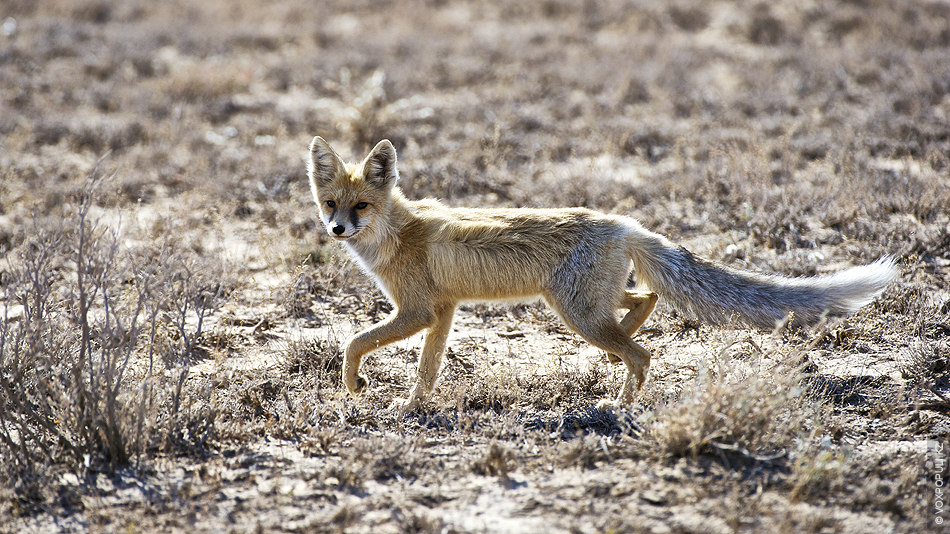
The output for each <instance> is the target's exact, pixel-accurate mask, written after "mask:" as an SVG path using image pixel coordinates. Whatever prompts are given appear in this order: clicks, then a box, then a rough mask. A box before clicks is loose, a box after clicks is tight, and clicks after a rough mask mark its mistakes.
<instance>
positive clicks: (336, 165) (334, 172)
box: [307, 135, 346, 195]
mask: <svg viewBox="0 0 950 534" xmlns="http://www.w3.org/2000/svg"><path fill="white" fill-rule="evenodd" d="M345 170H346V164H345V163H343V159H342V158H340V155H339V154H337V153H336V150H333V147H331V146H330V143H327V142H326V140H325V139H324V138H322V137H320V136H319V135H318V136H316V137H314V138H313V141H311V142H310V159H309V160H308V161H307V174H308V175H309V176H310V187H311V188H313V189H314V195H316V187H317V186H323V185H327V184H330V183H331V182H333V180H336V178H337V177H338V176H340V175H342V174H344V172H345Z"/></svg>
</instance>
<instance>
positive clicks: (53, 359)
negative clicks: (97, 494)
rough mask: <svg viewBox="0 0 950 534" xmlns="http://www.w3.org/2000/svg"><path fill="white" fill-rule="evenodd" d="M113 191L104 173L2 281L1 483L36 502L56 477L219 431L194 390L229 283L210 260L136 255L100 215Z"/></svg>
mask: <svg viewBox="0 0 950 534" xmlns="http://www.w3.org/2000/svg"><path fill="white" fill-rule="evenodd" d="M106 181H108V180H106ZM102 187H103V179H102V178H101V177H99V176H98V175H95V176H93V177H92V178H91V179H90V180H88V181H87V183H86V185H85V187H84V189H83V190H82V191H81V193H80V194H79V195H78V197H77V198H74V199H72V200H73V201H74V202H75V204H74V205H73V206H72V207H67V208H66V209H65V210H64V217H63V218H62V219H60V218H56V217H47V218H40V217H38V216H36V217H35V218H34V220H33V228H32V229H31V230H32V232H31V235H30V237H29V238H28V239H27V241H26V242H24V243H23V244H22V245H21V246H20V247H19V248H18V249H15V250H14V251H13V253H12V254H11V255H10V256H8V258H7V261H6V265H5V266H4V269H3V271H2V273H3V280H2V285H3V290H4V294H5V295H4V296H5V298H4V308H3V322H2V324H0V380H2V388H0V400H2V403H0V406H2V410H0V452H2V454H3V457H4V458H5V459H6V460H5V461H4V462H3V468H2V476H3V480H4V482H5V483H7V484H12V485H13V486H14V487H16V488H18V489H19V490H20V491H23V493H22V495H21V498H22V499H24V502H25V503H29V502H30V501H31V500H33V499H38V500H40V501H42V500H43V499H44V496H43V495H42V490H43V488H44V485H45V484H46V482H47V479H46V478H45V476H46V474H47V472H49V471H51V470H52V472H54V473H55V472H58V471H60V470H61V469H65V470H69V471H72V470H76V471H83V470H92V471H99V470H103V469H105V470H108V471H111V470H113V469H115V468H117V467H121V466H123V465H125V464H127V463H128V462H129V461H130V459H131V458H132V457H134V456H135V455H137V454H140V453H142V452H145V451H148V450H158V449H164V450H168V449H174V448H177V447H179V446H189V445H192V444H201V443H203V442H204V441H205V440H207V438H208V437H209V436H210V434H211V432H212V431H213V423H214V411H213V410H212V409H211V408H210V406H209V404H208V399H207V398H206V397H205V396H204V395H202V394H201V393H200V391H198V392H196V391H193V388H192V387H186V386H185V382H186V380H187V378H188V371H189V367H190V366H191V365H192V364H193V363H194V361H195V360H196V359H197V358H199V357H201V354H200V350H201V349H200V346H199V340H200V339H201V336H202V333H203V332H202V322H203V320H204V317H205V316H206V314H207V313H208V312H209V311H210V310H211V309H212V308H213V307H214V306H215V305H216V303H217V302H218V301H219V300H220V298H221V296H222V295H221V293H222V291H225V290H226V288H225V286H224V285H222V284H223V281H222V280H220V279H218V280H215V279H212V278H211V277H212V276H213V275H214V274H218V273H213V272H211V271H209V269H208V265H207V262H206V261H205V260H201V259H197V258H194V257H192V258H189V257H187V255H182V254H180V253H178V252H172V251H170V250H168V249H162V248H155V249H149V250H135V249H130V248H128V247H126V246H124V245H123V244H122V243H121V229H120V228H118V227H110V226H108V225H107V224H105V223H103V222H102V221H100V220H99V219H98V218H97V215H96V213H97V210H96V208H97V204H96V201H97V199H98V198H99V196H100V195H101V189H102ZM99 213H101V212H99ZM11 256H12V257H11Z"/></svg>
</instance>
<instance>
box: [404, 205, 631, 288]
mask: <svg viewBox="0 0 950 534" xmlns="http://www.w3.org/2000/svg"><path fill="white" fill-rule="evenodd" d="M414 204H416V205H415V206H413V208H414V209H413V211H414V213H415V214H416V216H417V217H418V218H419V220H420V222H422V223H423V225H424V227H425V228H426V233H427V234H428V236H427V239H428V243H429V246H428V250H427V255H426V265H427V268H428V269H429V271H430V274H431V276H432V279H433V281H434V282H435V283H436V285H438V286H439V287H440V288H441V289H442V290H444V291H446V290H447V291H450V292H451V293H453V294H454V296H455V297H456V298H458V299H460V300H478V299H517V298H522V297H530V296H534V295H538V294H540V293H542V291H543V290H544V288H545V287H546V286H547V285H548V284H549V282H550V279H551V277H552V276H553V275H554V273H555V272H557V270H558V268H560V267H561V266H562V265H563V264H564V263H565V261H569V259H570V258H573V257H576V256H577V255H578V251H580V253H581V254H582V255H587V256H596V255H597V254H598V251H599V250H600V249H607V248H609V247H610V241H611V240H612V239H613V238H620V237H621V235H622V230H621V226H620V224H618V223H617V221H616V218H614V217H612V216H609V215H604V214H600V213H596V212H593V211H591V210H587V209H583V208H567V209H524V208H519V209H467V208H464V209H463V208H455V209H453V208H448V207H445V206H442V205H441V204H437V203H434V202H430V201H423V202H418V203H414ZM591 259H593V258H591Z"/></svg>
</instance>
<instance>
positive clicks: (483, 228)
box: [308, 137, 893, 405]
mask: <svg viewBox="0 0 950 534" xmlns="http://www.w3.org/2000/svg"><path fill="white" fill-rule="evenodd" d="M310 155H311V157H310V159H309V166H308V168H309V176H310V185H311V191H312V193H313V197H314V200H315V202H316V204H317V206H318V208H319V211H320V217H321V220H322V221H323V223H324V225H325V226H326V228H327V231H328V233H329V235H330V236H331V237H333V238H335V239H338V240H340V241H342V243H343V244H344V245H345V246H346V248H347V249H349V251H350V252H351V253H352V254H353V255H354V256H355V257H356V259H357V260H358V261H359V263H360V265H361V266H362V267H363V269H364V270H365V271H366V272H368V273H369V274H371V275H372V276H374V277H375V279H376V281H377V282H378V284H379V286H380V287H381V288H382V290H383V292H385V293H386V296H387V297H388V298H389V299H390V300H392V302H393V303H394V304H395V310H394V311H393V313H392V314H391V315H390V316H389V317H388V318H387V319H386V320H384V321H382V322H380V323H378V324H376V325H373V326H372V327H370V328H368V329H367V330H364V331H362V332H359V333H358V334H356V335H355V336H353V338H352V339H350V340H349V341H348V342H347V345H346V349H345V355H344V365H343V382H344V384H345V385H346V387H347V389H348V390H349V391H350V392H351V393H354V394H356V393H359V392H361V391H362V390H363V389H364V388H365V387H366V380H365V378H363V377H362V376H360V375H359V367H360V362H361V360H362V358H363V357H364V356H365V355H366V354H368V353H369V352H371V351H373V350H375V349H377V348H379V347H382V346H384V345H386V344H389V343H392V342H394V341H397V340H400V339H404V338H406V337H408V336H411V335H413V334H415V333H417V332H420V331H422V330H426V334H425V342H424V345H423V349H422V355H421V357H420V360H419V373H418V377H417V382H416V384H415V386H414V388H413V389H412V392H411V393H410V397H409V400H408V402H409V404H410V405H412V404H415V403H417V402H419V401H421V400H422V399H423V398H424V397H425V396H426V395H427V394H428V393H429V392H430V391H431V390H432V388H433V386H434V385H435V380H436V377H437V375H438V371H439V367H440V365H441V359H442V353H443V349H444V348H445V342H446V338H447V337H448V334H449V331H450V329H451V325H452V317H453V314H454V312H455V309H456V307H457V306H458V304H459V303H460V302H464V301H479V300H496V299H499V300H512V299H530V298H532V297H537V296H541V297H543V298H544V300H545V301H546V302H547V303H548V305H549V306H550V307H551V308H552V309H553V310H554V311H555V312H557V314H558V315H559V316H560V317H561V318H562V319H563V320H564V322H565V323H566V324H567V325H568V326H569V327H570V328H571V329H572V330H574V331H575V332H577V333H578V334H580V335H581V336H582V337H583V338H584V339H585V340H587V341H588V342H589V343H591V344H592V345H594V346H596V347H598V348H600V349H602V350H604V351H606V352H607V353H608V354H609V355H610V359H611V361H615V362H623V363H624V364H625V365H626V368H627V377H626V380H625V381H624V384H623V387H622V388H621V391H620V393H619V394H618V396H617V398H616V399H615V400H613V401H606V402H605V403H603V404H610V405H625V404H628V403H630V402H632V401H633V399H634V395H635V392H636V391H637V390H638V389H639V388H640V387H641V386H642V385H643V382H644V381H645V379H646V373H647V370H648V369H649V364H650V353H649V352H648V351H647V350H646V349H645V348H643V347H642V346H640V345H639V344H638V343H636V342H635V341H633V340H632V339H630V336H631V335H632V334H633V333H634V332H636V330H637V329H638V328H640V326H641V325H642V324H643V323H644V321H646V319H647V317H648V316H649V315H650V313H651V312H652V311H653V308H654V306H655V305H656V302H657V298H658V297H657V294H656V293H654V292H653V291H657V292H659V293H660V296H666V298H669V299H670V300H671V302H673V303H674V305H676V306H677V307H679V308H683V309H685V310H686V311H687V312H694V313H695V314H698V315H703V316H704V317H705V316H708V317H709V318H711V319H713V320H714V322H722V320H723V319H724V318H726V317H729V316H731V315H735V316H737V317H739V318H740V319H741V320H745V321H747V322H749V323H752V324H758V325H760V326H761V325H767V324H768V323H769V321H773V320H778V319H781V318H782V317H784V316H785V315H786V314H788V313H790V312H791V313H794V314H802V315H804V316H805V318H806V319H813V318H814V317H815V316H817V315H820V314H821V313H823V311H822V310H824V312H829V311H830V312H833V313H837V312H842V313H845V312H848V311H850V310H852V309H853V308H854V307H855V305H856V303H861V302H864V300H867V299H869V298H870V296H873V294H876V293H877V292H880V291H881V290H883V286H884V285H886V282H887V281H888V280H889V279H890V278H891V277H893V265H892V264H890V267H889V268H888V265H885V262H878V263H877V264H874V265H880V268H876V269H871V268H872V267H873V266H867V267H863V268H858V269H871V270H869V271H867V272H864V271H862V272H860V273H859V272H857V271H856V270H855V272H854V273H852V274H848V273H849V271H846V272H844V273H839V275H840V276H838V278H834V277H830V278H824V279H820V278H813V279H802V280H793V279H784V278H780V277H768V276H764V275H756V274H752V273H745V272H741V271H734V270H730V269H728V268H725V267H722V266H717V265H714V264H711V263H709V262H704V261H702V260H698V259H696V258H694V257H693V256H692V255H691V254H689V253H688V252H687V251H685V249H681V248H679V247H676V246H675V245H673V244H672V243H670V242H669V241H668V240H666V239H665V238H663V237H662V236H659V235H657V234H653V233H652V232H649V231H647V230H645V229H644V228H643V227H641V226H640V225H639V223H637V222H636V221H634V220H632V219H629V218H626V217H621V216H617V215H608V214H603V213H598V212H595V211H591V210H588V209H583V208H563V209H466V208H448V207H446V206H444V205H442V204H440V203H439V202H436V201H434V200H422V201H410V200H407V199H406V198H405V197H404V196H403V194H402V192H401V191H400V190H399V189H398V188H396V187H395V185H396V182H397V181H398V178H399V175H398V170H397V168H396V151H395V149H394V148H393V146H392V144H391V143H390V142H389V141H387V140H384V141H381V142H380V143H379V144H377V145H376V147H375V148H374V149H373V150H372V151H371V152H370V153H369V155H368V156H367V157H366V158H365V159H364V160H363V161H362V162H361V163H360V164H358V165H347V164H345V163H344V162H343V160H342V159H341V158H340V157H339V155H338V154H337V153H336V152H335V151H334V150H333V149H332V148H331V147H330V145H329V144H327V142H326V141H325V140H323V138H321V137H315V138H314V139H313V142H312V143H311V145H310ZM632 269H636V274H637V279H638V282H640V283H641V285H643V286H645V287H644V289H646V290H636V291H634V290H628V289H627V287H626V281H627V279H628V277H629V275H630V273H631V270H632ZM888 269H890V270H888ZM680 286H682V287H680ZM720 286H725V287H720ZM617 309H627V310H629V311H628V312H627V314H626V315H625V316H624V317H623V319H622V320H620V321H619V322H618V321H617V318H616V315H615V310H617ZM704 317H700V318H704Z"/></svg>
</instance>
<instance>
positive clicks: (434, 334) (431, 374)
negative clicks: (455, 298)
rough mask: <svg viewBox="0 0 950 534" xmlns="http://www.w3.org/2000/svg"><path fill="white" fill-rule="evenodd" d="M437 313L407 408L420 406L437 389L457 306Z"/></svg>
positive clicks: (423, 346) (423, 348) (448, 307)
mask: <svg viewBox="0 0 950 534" xmlns="http://www.w3.org/2000/svg"><path fill="white" fill-rule="evenodd" d="M435 313H436V317H435V324H433V325H432V327H431V328H429V331H428V332H426V339H425V343H424V344H423V345H422V356H420V357H419V375H418V377H417V378H416V384H415V385H414V386H413V387H412V391H411V392H410V393H409V400H408V401H407V402H406V407H407V408H411V407H413V406H416V405H418V404H419V403H420V402H422V400H423V399H425V397H426V395H428V394H429V392H431V391H432V388H433V387H435V379H436V378H437V377H438V375H439V367H441V365H442V354H443V352H444V351H445V341H446V339H448V337H449V331H450V330H451V329H452V317H453V316H454V315H455V304H449V305H445V306H442V307H440V308H438V309H436V312H435Z"/></svg>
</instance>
